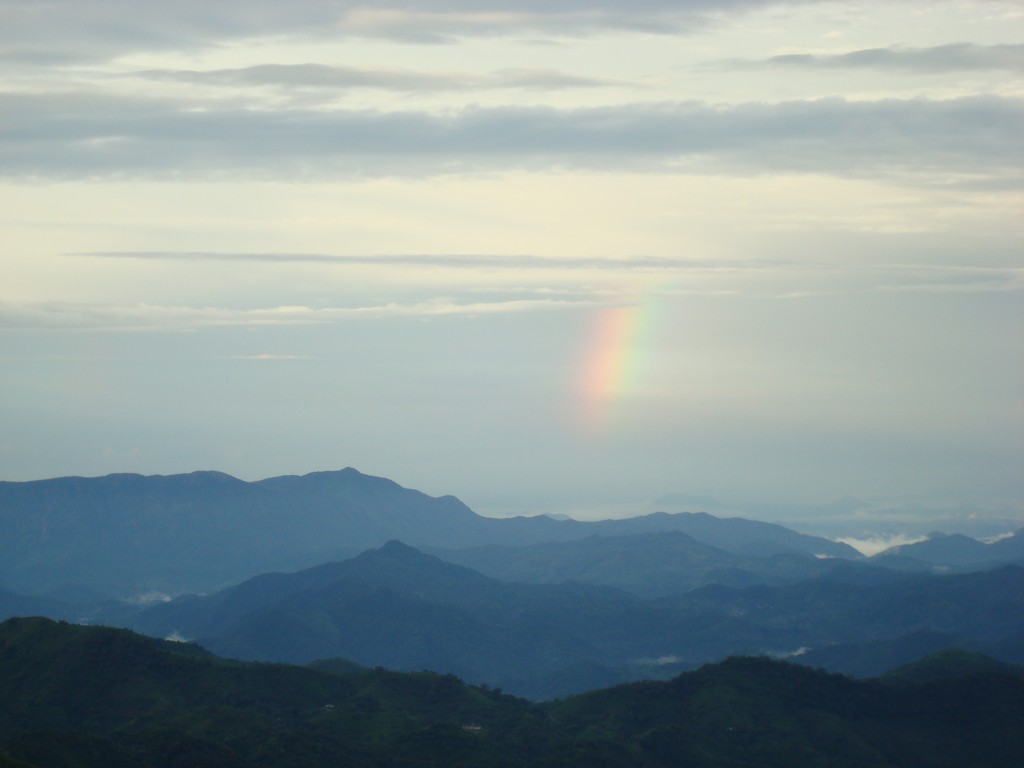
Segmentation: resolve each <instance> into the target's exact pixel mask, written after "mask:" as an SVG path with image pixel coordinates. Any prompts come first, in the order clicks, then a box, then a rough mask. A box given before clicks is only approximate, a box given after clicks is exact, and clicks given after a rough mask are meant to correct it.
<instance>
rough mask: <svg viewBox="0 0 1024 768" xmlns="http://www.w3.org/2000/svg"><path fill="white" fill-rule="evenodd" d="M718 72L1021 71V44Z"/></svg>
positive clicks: (740, 63) (777, 60)
mask: <svg viewBox="0 0 1024 768" xmlns="http://www.w3.org/2000/svg"><path fill="white" fill-rule="evenodd" d="M711 66H713V67H714V68H719V69H748V70H749V69H762V68H766V67H770V68H778V69H800V70H850V69H873V70H888V71H899V72H913V73H919V74H939V73H948V72H969V71H975V70H1006V71H1008V72H1018V73H1019V72H1021V71H1024V45H976V44H973V43H949V44H947V45H937V46H933V47H930V48H907V47H902V46H893V47H888V48H864V49H861V50H856V51H848V52H846V53H837V54H811V53H792V54H786V55H782V56H772V57H770V58H767V59H729V60H726V61H721V62H716V63H714V64H713V65H711Z"/></svg>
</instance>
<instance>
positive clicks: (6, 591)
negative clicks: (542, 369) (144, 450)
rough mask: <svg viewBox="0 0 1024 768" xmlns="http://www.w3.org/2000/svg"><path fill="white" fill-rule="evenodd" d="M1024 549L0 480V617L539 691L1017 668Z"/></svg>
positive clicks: (293, 488) (671, 518)
mask: <svg viewBox="0 0 1024 768" xmlns="http://www.w3.org/2000/svg"><path fill="white" fill-rule="evenodd" d="M399 540H401V541H399ZM403 542H404V543H403ZM1022 543H1024V537H1022V536H1020V535H1015V536H1009V537H1006V538H1003V539H1001V540H1000V541H996V542H993V543H990V544H984V543H982V542H978V541H975V540H973V539H967V538H966V537H962V536H948V537H942V536H939V535H935V536H933V537H932V538H930V539H929V540H928V541H924V542H920V543H917V544H913V545H906V546H903V547H901V548H899V549H896V550H892V551H889V552H887V553H884V554H883V555H879V556H876V557H873V558H864V557H862V556H860V555H859V554H858V553H857V552H856V551H855V550H853V549H852V548H850V547H848V546H846V545H845V544H841V543H837V542H833V541H829V540H827V539H823V538H819V537H813V536H807V535H804V534H800V533H798V532H795V531H792V530H789V529H787V528H785V527H783V526H779V525H773V524H769V523H763V522H756V521H751V520H744V519H741V518H718V517H714V516H712V515H708V514H704V513H692V512H688V513H680V514H664V513H657V514H652V515H647V516H644V517H638V518H632V519H626V520H609V521H602V522H594V523H582V522H577V521H572V520H555V519H552V518H549V517H543V516H541V517H532V518H525V517H521V518H512V519H502V520H499V519H490V518H485V517H481V516H479V515H476V514H475V513H474V512H472V510H470V509H469V508H468V507H466V506H465V505H464V504H462V503H461V502H460V501H458V499H455V498H454V497H450V496H446V497H441V498H432V497H429V496H426V495H424V494H422V493H419V492H417V491H414V490H410V489H406V488H402V487H401V486H399V485H398V484H396V483H394V482H392V481H390V480H387V479H384V478H377V477H370V476H367V475H363V474H361V473H359V472H357V471H356V470H354V469H346V470H342V471H339V472H321V473H313V474H310V475H305V476H302V477H295V476H289V477H279V478H271V479H268V480H263V481H259V482H255V483H247V482H243V481H241V480H237V479H235V478H232V477H229V476H227V475H223V474H220V473H213V472H199V473H193V474H189V475H175V476H169V477H162V476H154V477H143V476H139V475H111V476H107V477H101V478H59V479H55V480H45V481H36V482H30V483H0V580H2V581H3V585H0V619H2V618H5V617H7V616H19V615H20V616H25V615H44V616H49V617H51V618H58V619H66V620H71V621H79V622H80V621H87V622H91V623H96V624H107V625H112V626H121V627H129V628H132V629H135V630H137V631H140V632H144V633H147V634H150V635H154V636H157V637H179V638H180V637H184V638H188V639H190V640H196V641H199V642H201V643H202V644H203V645H204V646H206V647H208V648H209V649H210V650H212V651H214V652H216V653H218V654H221V655H224V656H228V657H233V658H237V659H244V660H261V661H273V662H288V663H299V664H306V663H310V662H313V661H318V662H324V663H328V664H342V663H349V661H354V662H357V663H359V664H363V665H367V666H371V667H375V666H382V667H388V668H393V669H396V670H406V671H412V670H422V669H429V670H433V671H435V672H439V673H454V674H458V675H459V676H461V677H463V678H464V679H466V680H469V681H470V682H473V683H478V684H487V685H492V686H500V687H501V688H503V689H505V690H508V691H512V692H515V693H516V694H517V695H523V696H528V697H531V698H535V699H545V698H552V697H557V696H564V695H569V694H575V693H579V692H582V691H585V690H590V689H594V688H598V687H601V686H607V685H612V684H616V683H620V682H624V681H629V680H637V679H652V678H653V679H665V678H668V677H671V676H672V675H673V674H676V673H678V672H680V671H683V670H688V669H693V668H695V667H698V666H700V665H701V664H704V663H708V662H712V661H718V660H721V659H723V658H725V657H727V656H729V655H730V654H750V653H757V654H769V655H774V656H785V657H791V658H793V659H794V660H796V661H799V662H801V663H803V664H807V665H812V666H819V667H822V668H825V669H829V670H833V671H842V672H844V673H848V674H853V675H862V676H866V675H877V674H881V673H883V672H885V671H887V670H890V669H892V668H893V667H895V666H898V665H899V664H901V663H905V662H908V661H912V660H914V659H917V658H921V657H922V656H925V655H927V654H929V653H933V652H935V651H939V650H943V649H947V648H951V647H959V648H964V649H970V650H974V651H981V652H985V653H988V654H990V655H992V656H994V657H996V658H998V659H1002V660H1005V661H1021V660H1024V578H1022V574H1024V570H1022V568H1021V567H1019V565H1020V564H1024V557H1021V549H1020V548H1021V545H1022ZM1015 564H1016V565H1015ZM170 595H176V596H177V597H176V599H173V600H171V599H170V597H169V596H170ZM112 598H122V599H112ZM124 598H127V599H124ZM339 659H342V660H345V661H344V662H342V661H338V660H339Z"/></svg>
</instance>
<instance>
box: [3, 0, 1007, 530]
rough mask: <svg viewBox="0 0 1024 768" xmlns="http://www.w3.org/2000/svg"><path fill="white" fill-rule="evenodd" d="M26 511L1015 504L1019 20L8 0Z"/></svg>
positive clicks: (6, 109) (497, 1) (592, 4)
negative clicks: (389, 483)
mask: <svg viewBox="0 0 1024 768" xmlns="http://www.w3.org/2000/svg"><path fill="white" fill-rule="evenodd" d="M0 73H2V78H0V259H2V262H0V263H2V273H0V274H2V279H0V479H5V480H28V479H37V478H44V477H54V476H60V475H71V474H76V475H100V474H106V473H111V472H142V473H146V474H171V473H176V472H185V471H191V470H196V469H216V470H221V471H224V472H228V473H231V474H233V475H236V476H238V477H241V478H244V479H259V478H262V477H268V476H273V475H280V474H302V473H306V472H310V471H316V470H324V469H338V468H342V467H345V466H353V467H356V468H357V469H359V470H361V471H363V472H367V473H371V474H377V475H384V476H387V477H390V478H392V479H394V480H396V481H397V482H399V483H401V484H403V485H406V486H410V487H415V488H418V489H420V490H423V491H425V492H427V493H430V494H433V495H440V494H446V493H451V494H455V495H457V496H459V497H460V498H462V499H463V500H464V501H466V502H467V503H468V504H469V505H470V506H472V507H473V508H474V509H476V510H477V511H479V512H481V513H484V514H511V513H537V512H570V513H574V514H578V515H582V516H590V517H594V516H599V515H602V514H626V513H629V512H631V511H636V512H641V511H644V512H646V511H650V508H651V503H652V502H653V500H655V499H658V498H661V497H664V496H669V495H672V494H676V495H678V494H683V495H687V494H689V495H694V496H713V497H716V498H720V499H728V500H734V501H737V502H748V503H749V502H766V503H771V504H775V505H782V506H783V507H784V506H785V505H787V504H804V505H806V504H824V503H828V502H831V501H833V500H835V499H839V498H841V497H844V496H847V495H852V496H856V497H858V498H861V499H867V500H874V501H878V500H893V499H895V500H901V501H903V502H907V503H920V504H931V505H943V504H949V505H966V506H967V507H976V508H978V509H979V510H984V509H988V508H994V507H999V508H1002V509H1004V510H1005V508H1007V507H1010V508H1016V509H1018V510H1021V509H1024V471H1022V469H1024V354H1022V351H1024V294H1022V291H1024V250H1022V238H1021V236H1022V225H1021V223H1020V220H1021V218H1022V217H1021V214H1022V212H1024V206H1022V199H1024V195H1022V189H1024V184H1022V181H1024V174H1022V170H1024V168H1022V147H1024V143H1022V140H1021V136H1022V135H1024V5H1022V4H1021V3H1020V2H1016V1H1012V2H1011V1H1010V0H974V1H973V2H970V1H954V0H948V1H946V0H928V1H926V0H896V1H895V2H894V1H892V0H886V1H885V2H813V1H811V0H804V1H803V2H792V3H778V2H772V1H771V0H729V1H726V2H723V1H722V0H716V1H715V2H711V0H689V1H687V0H674V1H671V2H670V1H669V0H646V1H645V0H634V1H633V2H628V3H627V2H622V1H621V0H596V1H595V0H589V1H588V2H581V1H578V0H545V1H544V2H540V1H539V0H537V1H536V2H530V1H523V0H519V1H517V2H512V1H511V0H472V2H471V1H470V0H419V1H416V0H405V1H404V2H402V1H401V0H396V1H395V2H387V1H385V2H375V3H372V4H371V3H366V4H362V3H359V2H343V1H334V0H292V2H288V3H282V2H278V1H277V0H274V1H273V2H271V0H245V2H242V0H220V1H219V2H209V0H203V2H199V1H198V0H178V2H175V3H166V2H161V3H156V2H147V1H146V0H141V1H140V0H38V1H36V2H24V1H22V0H0Z"/></svg>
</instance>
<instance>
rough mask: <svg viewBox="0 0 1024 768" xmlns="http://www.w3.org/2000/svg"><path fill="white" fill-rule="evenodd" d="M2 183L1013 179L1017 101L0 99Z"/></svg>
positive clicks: (1023, 118) (1022, 122) (1021, 108)
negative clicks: (638, 174)
mask: <svg viewBox="0 0 1024 768" xmlns="http://www.w3.org/2000/svg"><path fill="white" fill-rule="evenodd" d="M0 113H3V114H4V115H5V116H7V119H6V123H7V125H6V128H5V130H4V132H3V133H2V135H0V174H2V175H6V176H13V177H57V178H91V177H128V178H138V177H151V178H152V177H157V178H168V177H171V178H175V177H194V178H218V177H234V178H237V177H243V178H245V177H249V178H253V177H256V178H262V177H265V176H272V177H274V178H278V179H280V178H282V177H287V178H293V179H297V178H298V179H301V178H306V179H321V178H331V177H356V178H359V177H362V178H366V177H388V176H421V177H422V176H432V175H442V174H452V173H467V172H468V173H475V172H480V171H487V170H501V169H528V170H560V169H566V168H587V169H599V170H613V169H615V170H625V169H629V170H646V171H675V172H683V171H691V170H692V171H694V172H720V173H731V174H736V175H750V174H759V173H766V172H796V173H800V172H807V173H826V174H838V175H855V176H868V175H882V176H891V175H898V174H907V173H909V174H921V173H926V174H928V173H931V174H945V175H949V174H959V175H961V176H965V177H973V178H979V177H982V178H983V177H986V176H987V177H1004V178H1005V177H1006V176H1017V175H1019V161H1020V151H1019V137H1020V136H1021V135H1022V134H1024V101H1022V100H1019V99H1008V98H998V97H982V96H979V97H970V98H960V99H949V100H928V99H889V100H880V101H847V100H844V99H837V98H832V99H819V100H811V101H791V102H783V103H778V104H761V103H748V104H740V105H734V106H714V105H710V104H706V103H701V102H667V103H644V104H629V105H619V106H608V107H598V108H587V109H556V108H552V107H495V108H466V109H461V110H457V111H453V112H448V113H442V114H434V113H430V112H425V111H398V112H380V111H372V110H344V109H341V110H334V111H325V110H290V111H281V112H272V111H255V110H246V109H236V108H219V109H218V108H203V109H196V108H193V107H190V106H188V105H185V104H177V103H173V102H167V101H158V100H149V99H141V98H129V97H112V96H100V95H96V94H92V93H82V92H79V93H70V94H45V95H41V94H18V93H6V94H0Z"/></svg>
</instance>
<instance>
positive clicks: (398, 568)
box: [126, 542, 1024, 698]
mask: <svg viewBox="0 0 1024 768" xmlns="http://www.w3.org/2000/svg"><path fill="white" fill-rule="evenodd" d="M851 565H852V566H853V567H851V568H849V569H834V570H832V571H831V572H829V573H828V574H826V575H825V576H822V577H820V578H812V579H806V580H803V581H799V582H796V583H792V584H787V585H783V586H767V585H760V586H754V587H744V588H739V587H727V586H721V585H712V586H705V587H701V588H699V589H696V590H692V591H689V592H685V593H682V594H674V595H670V596H667V597H662V598H658V599H645V598H642V597H639V596H637V595H634V594H630V593H627V592H624V591H621V590H618V589H615V588H612V587H607V586H597V585H586V584H580V583H563V584H525V583H510V582H503V581H498V580H497V579H493V578H489V577H487V576H484V575H482V574H480V573H478V572H476V571H474V570H471V569H469V568H466V567H463V566H459V565H454V564H451V563H447V562H444V561H442V560H440V559H439V558H437V557H433V556H431V555H427V554H424V553H422V552H420V551H418V550H416V549H414V548H412V547H409V546H407V545H405V544H402V543H399V542H389V543H388V544H386V545H385V546H383V547H381V548H379V549H376V550H369V551H367V552H364V553H363V554H361V555H359V556H358V557H355V558H352V559H350V560H346V561H343V562H339V563H330V564H326V565H321V566H318V567H315V568H311V569H307V570H303V571H299V572H296V573H291V574H265V575H262V576H259V577H256V578H254V579H250V580H248V581H246V582H243V583H242V584H239V585H237V586H235V587H232V588H229V589H227V590H224V591H222V592H218V593H215V594H212V595H209V596H206V597H196V596H193V597H185V598H180V599H178V600H174V601H171V602H168V603H164V604H161V605H155V606H152V607H149V608H146V609H145V610H143V611H141V612H139V613H137V614H135V615H133V616H131V617H129V618H128V621H127V622H126V624H127V626H130V627H131V628H133V629H136V630H138V631H141V632H144V633H146V634H151V635H156V636H159V637H166V636H174V637H184V638H187V639H189V640H196V641H197V642H199V643H200V644H201V645H203V646H204V647H206V648H209V649H210V650H212V651H214V652H215V653H218V654H220V655H224V656H228V657H231V658H238V659H246V660H263V661H278V662H289V663H300V664H305V663H309V662H312V661H314V660H317V659H325V658H331V657H344V658H348V659H351V660H354V661H356V662H358V663H361V664H364V665H369V666H377V665H379V666H384V667H388V668H391V669H398V670H407V671H412V670H418V669H430V670H435V671H444V672H453V673H455V674H457V675H459V676H460V677H462V678H464V679H467V680H469V681H471V682H475V683H487V684H490V685H497V686H499V687H501V688H503V689H505V690H508V691H511V692H513V693H515V694H517V695H522V696H528V697H532V698H549V697H553V696H561V695H566V694H571V693H578V692H580V691H584V690H588V689H592V688H597V687H600V686H604V685H610V684H612V683H615V682H619V681H624V680H629V679H637V678H646V677H659V676H660V677H664V676H667V675H669V674H672V673H674V672H677V671H679V670H681V669H692V668H694V667H696V666H699V665H700V664H702V663H705V662H708V661H714V660H718V659H722V658H724V657H726V656H728V655H730V654H737V653H746V654H750V653H758V654H763V653H768V654H775V655H787V654H796V653H799V652H802V651H806V650H807V649H822V648H828V647H830V646H834V645H837V644H850V643H863V642H869V641H888V642H892V641H895V640H897V639H898V638H901V637H903V636H905V635H910V634H913V633H919V632H925V631H930V632H938V633H945V634H946V635H948V636H950V637H951V638H956V639H957V641H959V642H960V643H961V644H962V642H963V641H967V640H969V641H971V642H975V643H989V644H996V643H998V642H1000V641H1003V640H1004V639H1007V638H1011V639H1012V638H1014V637H1019V636H1022V635H1024V568H1019V567H1015V566H1007V567H1004V568H1001V569H996V570H991V571H985V572H980V573H970V574H958V575H946V576H940V575H931V574H905V573H901V572H898V571H882V570H878V569H871V568H870V567H868V566H861V567H858V566H857V564H851ZM953 644H955V643H952V642H951V643H950V645H953ZM944 647H946V646H944ZM823 666H827V665H824V664H823Z"/></svg>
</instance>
